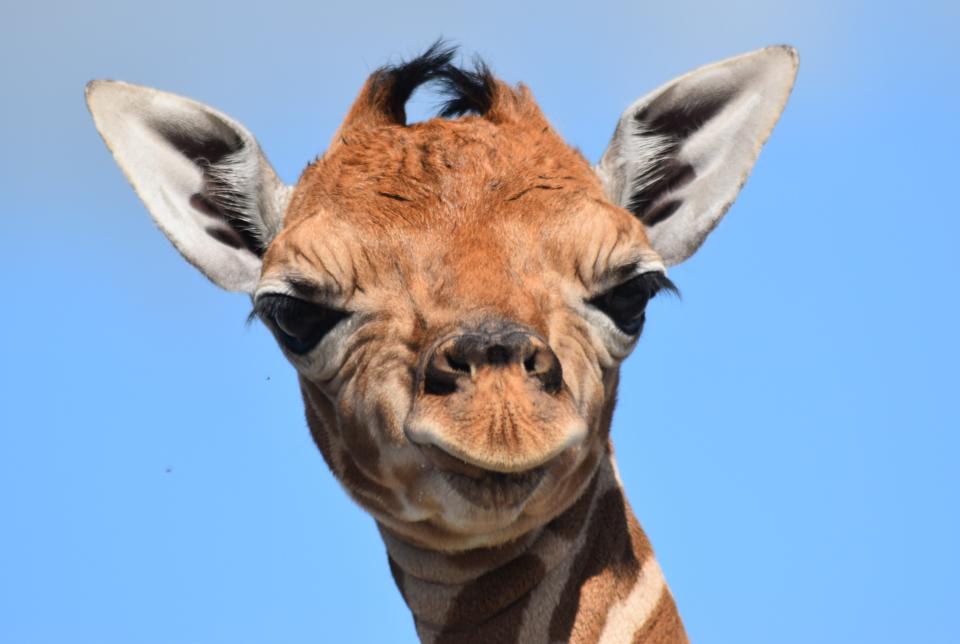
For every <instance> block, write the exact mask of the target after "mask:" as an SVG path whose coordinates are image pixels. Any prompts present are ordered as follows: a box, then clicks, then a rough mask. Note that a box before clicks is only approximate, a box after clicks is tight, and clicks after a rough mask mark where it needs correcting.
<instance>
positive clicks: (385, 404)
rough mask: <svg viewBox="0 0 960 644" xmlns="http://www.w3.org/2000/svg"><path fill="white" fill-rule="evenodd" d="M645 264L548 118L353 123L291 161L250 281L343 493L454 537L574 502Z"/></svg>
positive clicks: (423, 530)
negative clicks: (281, 208)
mask: <svg viewBox="0 0 960 644" xmlns="http://www.w3.org/2000/svg"><path fill="white" fill-rule="evenodd" d="M662 272H663V265H662V262H661V261H660V258H659V256H658V255H657V253H656V252H654V251H653V250H652V249H651V247H650V245H649V243H648V242H647V238H646V235H645V232H644V227H643V225H642V224H641V223H640V222H639V221H638V220H637V219H636V218H635V217H633V216H632V215H631V214H630V213H628V212H627V211H625V210H622V209H620V208H618V207H615V206H613V205H612V204H611V203H609V201H607V199H606V197H605V196H604V194H603V190H602V187H601V185H600V182H599V181H598V180H597V178H596V176H595V175H594V173H593V171H592V169H591V168H590V167H589V165H588V164H587V163H586V161H585V160H584V159H583V158H582V157H581V156H580V155H579V154H578V153H577V152H576V151H574V150H573V149H571V148H569V147H568V146H567V145H566V144H564V143H563V142H562V141H561V140H560V139H559V137H558V136H557V135H556V134H554V133H553V131H552V130H550V129H546V130H543V129H542V128H540V129H537V130H531V128H529V127H525V126H524V124H506V125H499V126H498V125H495V124H492V123H490V122H489V121H488V120H485V119H481V118H478V117H467V118H464V119H461V120H458V121H446V120H433V121H430V122H427V123H421V124H415V125H412V126H407V127H380V128H373V129H368V130H363V131H359V132H352V133H351V134H350V135H349V136H348V137H346V138H345V141H344V142H342V143H341V144H340V145H339V146H338V147H337V148H335V149H334V150H332V151H331V152H330V153H328V154H327V155H325V156H324V157H323V158H322V159H321V160H319V161H318V162H317V163H315V164H313V165H311V166H310V167H308V169H307V170H306V172H305V173H304V174H303V176H302V177H301V179H300V182H299V184H298V185H297V187H296V190H295V193H294V195H293V197H292V200H291V204H290V207H289V210H288V211H287V214H286V217H285V224H284V227H283V229H282V230H281V231H280V233H279V234H278V235H277V236H276V238H275V239H274V240H273V242H272V243H271V245H270V246H269V248H268V249H267V252H266V254H265V256H264V262H263V271H262V276H261V279H260V282H259V285H258V287H257V288H256V290H255V293H254V297H255V303H256V307H257V310H258V311H259V312H260V313H261V317H262V318H264V320H265V321H266V323H267V324H268V326H270V328H271V329H272V330H273V331H274V333H275V334H276V336H277V338H278V340H279V342H280V345H281V346H282V347H283V348H284V350H285V352H286V354H287V356H288V358H289V359H290V361H291V363H292V364H293V365H294V366H295V367H296V369H297V371H298V373H299V376H300V382H301V387H302V391H303V396H304V399H305V404H306V408H307V414H308V420H309V422H310V425H311V428H312V430H313V433H314V436H315V438H316V441H317V444H318V445H319V447H320V449H321V451H322V453H323V455H324V457H325V459H326V461H327V463H328V464H329V466H330V468H331V469H332V470H333V472H334V473H335V474H336V476H337V477H338V478H339V479H340V481H341V482H342V483H343V485H344V486H345V487H346V489H347V490H348V491H349V492H350V493H351V495H352V496H353V497H354V498H355V499H356V500H357V501H358V502H359V503H360V504H361V505H362V506H364V507H365V508H366V509H368V510H369V511H370V512H372V513H373V514H374V515H375V516H376V517H377V519H378V520H380V521H381V523H382V524H383V525H384V526H385V527H387V528H388V529H391V530H393V531H395V532H396V533H398V534H400V535H401V536H403V537H405V538H407V539H409V540H412V541H414V542H416V543H420V544H422V545H426V546H431V547H442V548H445V549H451V548H454V549H460V548H470V547H477V546H480V545H491V544H495V543H500V542H503V541H505V540H508V539H511V538H515V537H516V536H518V535H519V534H522V533H524V532H527V531H529V530H530V529H532V528H534V527H536V526H538V525H540V524H543V523H544V522H546V521H548V520H549V519H551V518H552V517H554V516H555V515H556V514H558V513H559V512H560V511H562V510H563V509H565V508H566V507H567V506H568V505H569V504H570V503H571V502H572V501H573V500H574V499H575V498H577V496H578V495H579V493H580V491H581V488H582V486H584V485H585V484H586V482H587V481H588V480H589V478H590V476H591V475H592V474H593V472H594V470H595V468H596V466H597V464H598V463H599V460H600V458H601V456H602V455H603V454H604V452H605V448H606V441H607V432H608V427H609V422H610V414H611V411H612V405H613V398H614V394H615V388H616V384H617V370H618V366H619V364H620V361H621V360H622V359H623V358H624V357H625V356H626V355H627V353H628V352H629V351H630V349H631V348H632V346H633V344H634V342H635V340H636V337H637V334H638V333H639V326H640V324H641V323H642V314H643V306H644V304H645V302H646V300H647V299H649V297H650V296H652V294H653V292H655V290H656V288H657V287H658V285H659V281H658V279H657V278H659V277H660V276H662ZM654 276H656V278H655V277H654Z"/></svg>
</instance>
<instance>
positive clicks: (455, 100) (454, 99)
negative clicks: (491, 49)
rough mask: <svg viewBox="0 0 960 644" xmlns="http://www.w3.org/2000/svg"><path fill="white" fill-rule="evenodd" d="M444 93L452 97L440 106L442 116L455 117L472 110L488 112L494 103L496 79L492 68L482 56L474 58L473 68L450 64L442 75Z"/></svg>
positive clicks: (441, 81) (478, 112)
mask: <svg viewBox="0 0 960 644" xmlns="http://www.w3.org/2000/svg"><path fill="white" fill-rule="evenodd" d="M440 83H441V84H442V86H443V90H444V93H445V94H446V95H447V96H449V97H450V98H449V99H448V100H447V101H445V102H444V103H443V105H442V106H441V108H440V116H442V117H444V118H453V117H455V116H462V115H464V114H468V113H470V112H474V113H476V114H486V113H487V112H488V111H490V106H491V105H493V92H494V88H495V87H496V81H495V80H494V79H493V74H492V73H491V72H490V68H489V67H487V64H486V63H485V62H483V61H482V60H481V59H480V58H474V60H473V69H471V70H466V69H461V68H460V67H454V66H453V65H448V66H447V69H446V73H445V74H443V75H442V76H441V77H440Z"/></svg>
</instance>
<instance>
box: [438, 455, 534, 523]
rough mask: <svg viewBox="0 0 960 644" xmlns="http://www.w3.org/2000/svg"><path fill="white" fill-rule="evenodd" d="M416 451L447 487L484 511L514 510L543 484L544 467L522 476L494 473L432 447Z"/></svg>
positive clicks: (513, 473)
mask: <svg viewBox="0 0 960 644" xmlns="http://www.w3.org/2000/svg"><path fill="white" fill-rule="evenodd" d="M420 449H421V450H422V451H423V453H424V454H425V455H426V456H427V458H428V459H430V461H431V462H432V463H433V464H434V465H435V466H436V467H437V469H438V470H439V471H440V473H441V474H442V475H443V478H444V479H445V480H446V482H447V483H448V484H449V485H450V487H451V488H452V489H453V490H454V491H455V492H456V493H457V494H459V495H460V496H461V497H463V498H464V499H465V500H467V501H468V502H470V503H472V504H474V505H478V506H481V507H485V508H505V507H515V506H518V505H520V504H522V503H523V502H524V501H526V500H527V499H528V498H529V497H530V495H531V494H533V492H534V491H535V490H536V489H537V487H538V486H539V485H540V482H541V481H543V478H544V476H545V475H546V473H547V470H548V464H544V465H541V466H540V467H535V468H533V469H529V470H526V471H523V472H497V471H494V470H486V469H483V468H481V467H477V466H476V465H472V464H470V463H467V462H466V461H463V460H460V459H459V458H457V457H455V456H453V455H451V454H449V453H447V452H445V451H444V450H442V449H440V448H438V447H435V446H433V445H421V446H420Z"/></svg>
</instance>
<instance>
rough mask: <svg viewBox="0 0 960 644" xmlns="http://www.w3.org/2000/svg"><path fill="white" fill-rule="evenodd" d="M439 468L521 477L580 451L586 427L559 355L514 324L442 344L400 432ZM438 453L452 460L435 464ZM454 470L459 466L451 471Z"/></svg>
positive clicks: (434, 352) (432, 357)
mask: <svg viewBox="0 0 960 644" xmlns="http://www.w3.org/2000/svg"><path fill="white" fill-rule="evenodd" d="M404 431H405V433H406V436H407V438H408V439H409V440H410V441H411V442H413V443H416V444H418V445H420V446H421V447H423V448H427V447H429V448H430V449H425V450H424V453H425V454H426V455H427V456H428V457H429V460H430V461H431V462H433V463H434V464H435V465H436V466H437V467H438V469H442V470H444V471H448V470H454V471H455V470H460V472H459V473H464V472H471V473H472V472H476V473H478V474H476V475H474V478H477V477H478V476H479V475H481V474H483V473H486V474H493V473H498V474H523V473H527V472H531V471H533V470H536V469H538V468H543V467H544V466H546V465H547V464H548V463H549V462H550V461H551V460H552V459H554V458H555V457H557V456H558V455H559V454H560V453H561V452H563V451H564V450H566V449H568V448H571V447H575V446H577V445H579V444H580V443H581V442H582V441H583V439H584V438H585V436H586V433H587V423H586V421H585V420H584V419H583V418H582V417H581V416H580V414H579V413H578V411H577V408H576V405H575V404H574V401H573V397H572V395H571V393H570V391H569V390H568V388H567V387H566V386H565V385H564V381H563V368H562V366H561V364H560V360H559V359H558V357H557V355H556V353H554V351H553V350H552V349H551V348H550V346H549V345H548V344H547V343H546V341H545V340H543V339H542V338H541V337H539V336H538V335H537V334H536V333H534V332H533V331H532V330H529V329H527V328H526V327H520V326H518V325H509V326H506V325H503V326H499V327H497V326H494V327H493V328H490V327H489V326H488V327H487V329H480V330H471V331H470V332H467V333H460V334H457V335H454V336H449V337H447V338H444V339H442V340H440V341H439V342H438V343H437V344H436V345H435V346H434V347H433V349H432V350H431V351H430V353H429V354H428V355H427V357H426V360H425V361H424V362H423V364H422V366H421V369H420V373H419V385H418V392H417V397H416V400H415V402H414V405H413V409H412V410H411V412H410V416H409V417H408V419H407V422H406V423H405V426H404ZM438 450H439V451H440V452H442V453H444V454H445V455H446V456H449V457H451V458H436V456H437V455H438ZM450 463H458V466H457V467H453V468H451V467H449V465H450Z"/></svg>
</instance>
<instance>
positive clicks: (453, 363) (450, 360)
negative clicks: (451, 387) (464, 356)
mask: <svg viewBox="0 0 960 644" xmlns="http://www.w3.org/2000/svg"><path fill="white" fill-rule="evenodd" d="M446 357H447V366H449V367H450V369H451V370H453V371H459V372H460V373H470V364H469V363H468V362H466V361H465V360H461V359H460V358H458V357H456V356H454V355H452V354H450V353H448V354H447V356H446Z"/></svg>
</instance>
